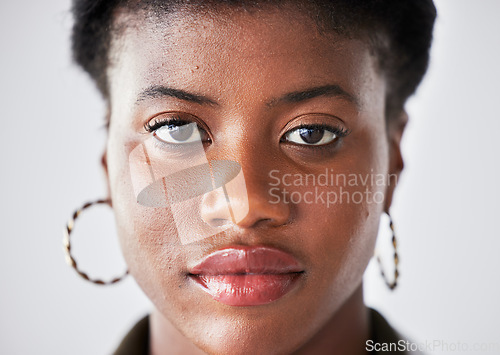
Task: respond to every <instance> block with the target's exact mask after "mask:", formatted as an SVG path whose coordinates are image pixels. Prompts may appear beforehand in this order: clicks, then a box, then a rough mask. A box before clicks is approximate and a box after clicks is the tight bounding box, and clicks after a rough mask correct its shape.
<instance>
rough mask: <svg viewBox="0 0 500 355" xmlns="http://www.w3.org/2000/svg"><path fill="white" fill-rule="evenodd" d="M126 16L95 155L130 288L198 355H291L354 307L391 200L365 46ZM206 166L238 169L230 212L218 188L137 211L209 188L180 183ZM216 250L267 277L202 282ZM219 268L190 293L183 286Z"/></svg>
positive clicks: (264, 25) (245, 19) (214, 20)
mask: <svg viewBox="0 0 500 355" xmlns="http://www.w3.org/2000/svg"><path fill="white" fill-rule="evenodd" d="M130 16H131V15H128V18H127V21H128V27H127V28H126V29H125V31H124V32H123V33H122V34H121V35H120V37H119V38H118V39H116V41H115V42H114V44H113V48H112V64H111V67H110V69H109V71H108V75H109V82H110V92H111V98H110V104H111V117H110V126H109V139H108V144H107V152H106V162H107V163H106V169H107V174H108V182H109V186H110V196H111V200H112V204H113V208H114V211H115V214H116V221H117V225H118V231H119V238H120V241H121V245H122V248H123V253H124V255H125V258H126V261H127V264H128V266H129V271H130V273H131V274H132V275H133V276H134V278H135V279H136V280H137V282H138V284H139V285H140V286H141V288H142V289H143V290H144V292H145V293H146V295H147V296H148V297H149V298H150V299H151V300H152V302H153V303H154V305H155V307H156V308H157V309H158V310H159V312H161V314H162V315H163V316H164V317H166V318H167V319H168V320H169V321H170V322H171V323H172V324H173V325H174V326H175V327H176V328H177V329H179V330H180V331H181V333H183V334H184V335H185V336H186V337H187V338H189V339H190V340H191V341H192V342H194V343H195V344H196V345H198V346H199V347H200V348H202V349H203V350H205V351H208V352H214V353H234V354H236V353H270V352H280V353H281V352H290V351H292V350H294V349H297V348H299V347H300V346H302V345H303V344H305V343H306V342H307V341H308V340H310V339H311V338H312V337H313V336H314V335H315V334H316V333H317V332H318V331H319V330H320V329H321V328H323V327H324V326H325V325H326V324H327V323H328V321H329V320H330V319H331V318H332V317H333V316H334V315H335V314H336V312H338V311H339V310H340V309H341V308H342V307H343V305H345V304H346V303H347V302H348V301H349V299H350V298H352V297H353V295H354V294H355V292H357V291H359V289H360V285H361V281H362V275H363V272H364V270H365V267H366V265H367V263H368V261H369V259H370V257H371V256H372V254H373V247H374V242H375V238H376V234H377V230H378V221H379V217H380V214H381V212H382V211H383V209H384V203H385V204H387V201H385V200H386V199H385V200H384V195H385V196H387V194H388V193H390V192H391V191H390V188H388V187H387V181H386V180H384V177H387V175H388V174H390V173H393V171H392V170H391V166H392V165H391V162H390V149H389V146H390V144H389V143H388V138H387V133H386V125H385V119H384V110H385V108H384V101H385V93H386V88H385V80H384V78H383V77H382V76H381V75H380V73H379V72H378V71H377V68H376V60H375V58H373V57H372V55H371V54H370V51H369V48H368V47H367V45H365V43H364V42H362V41H359V40H354V39H351V40H349V39H345V38H343V37H339V36H336V35H334V34H320V33H319V32H318V31H317V30H316V25H315V23H314V22H313V21H311V20H310V19H308V18H306V17H304V16H303V15H301V14H300V13H298V12H294V11H293V10H290V11H288V12H283V10H282V11H281V12H278V11H271V10H269V11H265V12H261V13H256V14H251V13H244V12H236V11H235V12H232V13H229V12H227V16H224V17H222V16H219V17H217V16H211V15H210V14H204V15H200V14H190V13H188V12H182V13H176V14H171V15H168V16H166V17H165V18H163V19H158V18H155V19H150V20H144V19H142V17H140V16H136V17H134V18H133V19H131V18H130ZM124 18H125V17H124ZM189 123H195V124H196V125H191V126H190V125H189ZM145 126H146V128H145ZM193 126H198V127H199V128H198V130H196V128H195V130H194V131H193V130H191V128H192V127H193ZM196 131H198V132H199V135H198V133H196ZM193 132H194V133H193ZM189 142H191V143H189ZM214 161H230V162H236V163H237V164H236V165H237V166H238V167H240V168H241V172H242V176H243V178H241V175H240V180H241V184H240V187H242V188H241V189H240V190H238V191H236V192H233V193H232V194H230V196H229V198H228V194H227V193H225V192H227V191H224V190H223V189H222V188H219V189H214V191H211V192H210V191H208V190H204V192H203V191H202V192H203V193H202V194H198V195H197V196H196V197H194V198H191V199H189V200H188V201H180V200H179V201H180V202H178V203H173V202H172V200H171V203H170V204H168V203H167V204H165V205H164V204H162V203H157V202H154V201H153V202H152V203H151V204H150V206H147V204H148V202H147V201H146V200H147V199H146V200H145V201H146V202H144V201H142V202H141V201H139V203H138V199H139V200H140V198H139V197H138V195H139V193H140V191H142V189H143V188H144V187H147V186H148V185H149V184H151V183H152V182H153V181H154V180H158V179H160V181H161V183H160V184H163V185H162V186H163V188H164V189H166V190H169V189H170V190H175V189H176V188H177V190H176V191H177V192H176V193H177V197H178V195H179V191H180V190H182V191H184V190H183V189H186V187H189V184H194V185H196V184H202V183H203V181H205V182H206V180H203V178H202V176H201V175H203V171H201V170H196V169H195V170H192V171H191V170H189V171H188V170H184V169H189V168H190V167H193V166H198V165H201V164H206V163H208V164H209V165H207V166H212V165H210V164H213V162H214ZM212 168H213V166H212ZM184 171H186V172H187V173H186V179H185V180H184V182H186V181H187V182H188V184H186V183H184V185H183V184H182V180H183V179H182V174H183V172H184ZM173 172H175V173H176V179H173V178H172V179H168V178H165V179H163V180H161V178H163V177H165V176H169V174H170V173H173ZM151 174H153V175H154V177H152V175H151ZM179 174H180V175H179ZM193 174H194V175H193ZM197 174H198V175H199V176H198V175H197ZM207 174H208V175H210V174H214V171H213V170H210V169H209V170H208V173H207ZM228 174H229V173H228ZM208 175H205V177H206V176H208ZM179 176H180V177H181V178H180V179H179ZM321 176H323V177H321ZM212 178H213V176H212ZM227 180H230V179H229V178H228V179H227ZM227 180H226V182H229V181H227ZM210 181H211V180H210V177H209V178H208V182H209V183H210ZM176 184H177V185H176ZM167 185H168V186H167ZM156 186H157V187H158V186H160V185H158V184H157V185H156ZM160 190H161V189H160ZM160 190H154V189H153V190H152V191H153V193H158V194H160V195H161V193H160V192H161V191H164V190H161V191H160ZM187 190H189V188H188V189H186V191H187ZM155 191H156V192H155ZM159 191H160V192H159ZM221 191H222V192H224V193H221ZM182 193H183V192H181V195H182ZM148 198H150V199H151V198H152V199H153V200H154V196H153V197H151V196H149V197H148ZM186 199H187V198H186ZM155 203H156V204H155ZM228 204H229V205H230V206H232V208H233V210H234V211H236V212H238V213H239V214H240V216H239V217H235V216H233V215H228V214H227V211H228V207H227V206H228ZM234 211H233V212H234ZM236 212H235V213H236ZM200 220H201V221H203V223H205V224H206V225H200V222H199V221H200ZM203 223H201V224H203ZM207 226H208V227H207ZM205 227H206V228H205ZM190 228H191V229H190ZM204 228H205V229H204ZM190 233H191V234H190ZM190 236H193V238H191V239H190ZM228 248H229V249H228ZM222 249H224V250H225V251H228V253H229V254H231V253H233V257H236V258H237V257H242V256H243V257H244V258H245V257H248V255H250V254H251V253H252V252H254V251H256V253H259V252H262V253H264V254H265V255H264V256H263V259H262V260H261V261H260V263H261V264H265V265H264V266H263V267H264V268H268V271H269V270H270V271H269V272H266V271H265V270H264V271H262V270H261V272H258V271H255V270H250V271H248V270H247V272H246V274H245V271H244V270H243V271H241V270H239V271H237V272H235V274H238V275H225V274H224V275H216V274H217V272H216V271H214V270H219V273H223V272H222V271H220V269H221V268H226V269H228V268H229V269H230V268H231V265H229V266H228V265H225V266H220V267H219V266H217V265H216V266H214V265H211V266H210V265H209V266H207V263H208V264H210V263H212V264H214V263H215V264H217V263H219V262H220V261H221V260H222V259H221V258H220V253H221V252H218V251H220V250H222ZM214 252H215V254H212V255H216V256H217V255H218V257H216V258H215V259H213V260H212V261H209V262H206V263H205V264H202V266H201V269H203V268H204V267H205V268H206V269H207V270H208V269H210V270H211V272H207V273H208V274H210V273H212V275H201V276H203V280H204V282H201V283H200V275H199V271H198V272H195V271H193V270H195V269H197V268H200V266H199V264H200V262H201V261H203V260H205V258H206V257H207V256H208V255H210V254H211V253H214ZM282 252H283V253H284V254H282ZM266 253H267V254H266ZM273 256H275V257H276V260H279V262H282V263H283V265H284V266H283V265H281V266H276V267H275V266H273V265H272V261H270V259H272V258H273ZM240 261H241V260H240ZM222 264H223V262H222ZM256 264H259V262H256ZM196 265H198V266H196ZM290 265H292V266H293V267H292V269H293V270H292V269H289V270H288V271H283V270H284V269H286V268H287V267H289V266H290ZM240 266H241V265H240ZM240 266H238V267H240ZM249 267H250V269H252V268H254V267H257V268H258V267H259V265H257V266H255V265H253V266H249ZM226 271H227V270H226ZM233 271H234V270H233ZM287 272H289V274H286V273H287ZM226 273H230V272H229V271H227V272H226ZM194 274H197V275H194ZM250 274H254V275H250ZM255 274H257V275H255ZM259 274H261V275H259ZM285 274H286V275H285ZM252 277H254V278H255V279H253V281H252ZM259 277H260V279H259ZM263 282H264V283H265V282H267V283H268V284H269V286H265V285H264V286H259V285H262V284H263ZM273 283H274V284H273ZM258 286H259V287H262V289H259V288H258ZM245 287H246V288H245ZM266 287H268V288H266ZM266 292H267V294H265V293H266ZM263 294H265V295H263Z"/></svg>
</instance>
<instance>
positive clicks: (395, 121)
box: [384, 110, 408, 212]
mask: <svg viewBox="0 0 500 355" xmlns="http://www.w3.org/2000/svg"><path fill="white" fill-rule="evenodd" d="M407 123H408V114H407V113H406V111H404V110H402V111H401V113H400V114H399V115H397V116H395V117H392V118H391V120H390V122H388V124H387V139H388V143H389V171H388V173H389V179H388V185H387V188H386V193H385V205H384V211H386V212H388V211H389V208H390V207H391V204H392V197H393V195H394V190H395V189H396V185H397V182H398V181H399V177H400V175H401V172H402V171H403V168H404V161H403V155H402V154H401V138H402V137H403V133H404V130H405V127H406V124H407Z"/></svg>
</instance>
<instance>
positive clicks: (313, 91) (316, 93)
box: [136, 84, 359, 108]
mask: <svg viewBox="0 0 500 355" xmlns="http://www.w3.org/2000/svg"><path fill="white" fill-rule="evenodd" d="M320 96H330V97H342V98H344V99H346V100H347V101H350V102H352V103H353V104H355V105H356V106H358V107H359V101H358V99H357V98H356V97H355V96H354V95H352V94H350V93H348V92H347V91H346V90H344V89H342V88H341V87H340V86H339V85H336V84H332V85H324V86H318V87H313V88H309V89H306V90H303V91H293V92H290V93H287V94H285V95H283V96H281V97H279V98H276V99H272V100H270V101H268V102H267V103H266V106H267V107H268V108H273V107H275V106H276V105H278V104H280V103H299V102H302V101H307V100H311V99H314V98H316V97H320ZM161 97H173V98H176V99H179V100H183V101H188V102H192V103H196V104H199V105H214V106H215V105H218V103H217V102H216V101H214V100H212V99H210V98H209V97H206V96H203V95H198V94H193V93H190V92H187V91H185V90H181V89H174V88H171V87H168V86H164V85H153V86H150V87H148V88H147V89H145V90H143V91H142V92H141V93H140V94H139V95H138V98H137V101H136V103H139V102H141V101H144V100H147V99H156V98H161Z"/></svg>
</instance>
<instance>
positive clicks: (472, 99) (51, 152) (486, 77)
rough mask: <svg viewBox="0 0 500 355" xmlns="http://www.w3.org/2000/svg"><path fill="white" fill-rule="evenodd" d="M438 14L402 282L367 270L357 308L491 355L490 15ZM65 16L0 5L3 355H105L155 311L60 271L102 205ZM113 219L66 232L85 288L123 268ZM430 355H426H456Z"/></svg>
mask: <svg viewBox="0 0 500 355" xmlns="http://www.w3.org/2000/svg"><path fill="white" fill-rule="evenodd" d="M436 5H437V7H438V11H439V19H438V21H437V25H436V32H435V44H434V48H433V51H432V63H431V67H430V70H429V73H428V76H427V77H426V79H425V81H424V82H423V85H422V86H421V87H420V89H419V91H418V93H417V95H416V96H415V97H414V98H412V99H411V101H410V102H409V105H408V111H409V113H410V116H411V122H410V124H409V127H408V130H407V132H406V134H405V137H404V142H403V148H404V154H405V158H406V169H405V172H404V175H403V176H402V179H401V181H400V182H401V185H400V187H399V190H398V192H397V195H396V200H395V204H394V206H393V209H392V214H393V218H394V222H395V224H396V228H397V232H398V235H399V241H400V255H401V282H400V285H399V287H398V289H397V290H396V291H395V292H393V293H390V292H389V291H387V290H386V289H385V286H384V284H383V283H382V281H381V279H380V277H379V272H378V270H377V268H376V267H375V266H376V265H374V264H371V265H370V267H369V269H368V272H367V274H366V280H365V281H366V283H365V285H366V297H365V298H366V302H367V304H369V305H371V306H373V307H375V308H377V309H378V310H380V311H381V312H382V313H383V314H384V315H385V316H386V317H387V318H388V319H389V320H390V321H391V323H392V324H393V325H394V326H395V327H396V328H397V329H398V330H400V331H401V332H402V333H404V334H407V335H409V336H410V337H411V338H412V339H413V340H415V341H416V342H425V341H427V342H433V341H441V342H445V343H446V344H447V345H448V346H449V347H450V348H453V346H456V345H457V344H458V342H460V343H461V344H465V346H469V347H471V351H461V352H456V353H460V354H478V353H480V352H479V351H472V346H474V344H475V343H495V342H496V343H497V346H498V347H500V345H499V344H498V343H500V307H499V305H498V302H499V300H500V277H499V276H498V273H499V271H500V258H499V257H498V253H499V251H500V233H499V231H498V220H499V219H500V207H499V201H500V188H499V182H500V167H499V164H500V163H499V161H500V159H499V155H500V154H499V153H500V139H499V136H500V114H499V110H500V109H499V102H500V90H499V85H500V69H499V67H498V66H499V63H500V39H499V37H500V21H498V15H499V14H500V2H499V1H496V0H481V1H472V0H437V3H436ZM68 9H69V1H67V0H51V1H34V0H32V1H28V2H26V1H24V2H21V1H19V2H15V1H6V0H2V2H1V3H0V44H1V47H0V48H1V49H0V53H1V54H0V103H1V105H0V113H1V115H2V118H1V123H0V152H1V153H0V159H1V161H0V162H1V165H0V172H1V174H0V189H1V190H0V191H1V194H0V238H1V239H0V240H1V244H0V353H1V354H7V355H10V354H22V355H25V354H51V355H56V354H65V355H66V354H76V355H78V354H82V355H83V354H85V355H88V354H107V353H110V352H111V351H112V349H113V348H114V347H115V345H116V344H117V342H118V341H119V339H120V338H121V337H122V336H123V334H124V333H125V332H126V331H127V330H128V329H129V327H130V326H131V325H132V324H133V323H135V321H136V320H137V319H138V318H140V317H141V316H142V315H143V314H146V313H147V311H148V309H149V307H150V306H149V303H148V301H147V299H146V298H145V296H144V295H143V294H142V292H141V291H140V290H139V289H138V287H137V286H136V284H135V282H134V281H133V280H132V279H131V278H129V279H127V280H126V281H125V282H123V283H121V284H119V285H116V286H111V287H107V288H106V287H104V288H103V287H99V286H93V285H91V284H89V283H86V282H84V281H83V280H82V279H80V278H78V277H77V275H76V274H75V272H74V271H73V270H71V269H70V268H69V267H67V266H66V264H65V262H64V258H63V253H62V248H61V245H62V244H61V239H62V230H63V226H64V223H65V221H66V220H67V218H68V217H69V216H70V214H71V213H72V210H73V209H74V208H75V207H77V206H79V205H80V204H82V203H83V202H86V201H89V200H92V199H95V198H98V197H101V196H103V195H104V191H105V189H104V186H105V185H104V179H103V174H102V171H101V169H100V165H99V157H100V154H101V151H102V149H103V145H104V140H105V131H104V129H103V128H102V123H103V113H104V109H103V104H102V102H101V101H100V98H99V96H98V95H97V93H96V91H95V90H94V88H93V86H92V84H91V83H90V81H89V80H88V79H87V77H86V76H85V75H84V74H83V73H81V72H80V71H79V70H77V69H76V68H75V67H74V66H73V65H72V64H71V60H70V53H69V29H70V27H71V16H70V14H69V10H68ZM112 218H113V217H112V214H111V212H110V211H108V210H106V208H105V207H103V208H100V209H96V210H95V211H93V212H89V213H88V214H85V215H84V217H83V218H82V221H83V222H82V223H81V224H82V225H81V227H79V229H78V233H76V232H75V250H76V253H77V256H79V257H80V258H79V260H81V263H82V265H85V267H86V268H87V269H90V270H92V271H93V274H96V275H97V274H101V273H106V272H107V275H110V276H112V275H114V274H116V273H119V272H120V271H121V270H122V269H123V267H124V266H123V263H122V261H121V260H120V257H119V256H118V252H117V248H118V246H117V244H116V243H115V241H114V240H115V237H114V226H113V223H114V222H113V219H112ZM380 241H381V247H382V248H385V249H387V250H388V251H390V249H389V246H390V244H389V242H388V239H387V240H380ZM77 248H78V249H77ZM94 255H96V256H95V257H94ZM462 349H463V348H462ZM441 350H442V349H441V348H440V347H438V348H436V349H435V351H433V352H429V353H431V354H441V353H445V354H446V353H453V352H451V351H450V352H443V351H441ZM499 350H500V349H499V348H497V352H498V351H499ZM497 352H493V351H491V352H488V353H489V354H495V353H497Z"/></svg>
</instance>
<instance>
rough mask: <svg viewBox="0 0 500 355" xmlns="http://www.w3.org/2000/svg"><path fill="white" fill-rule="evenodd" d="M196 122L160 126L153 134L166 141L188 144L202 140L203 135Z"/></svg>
mask: <svg viewBox="0 0 500 355" xmlns="http://www.w3.org/2000/svg"><path fill="white" fill-rule="evenodd" d="M197 128H198V127H197V125H196V123H186V124H183V125H174V124H168V125H165V126H163V127H160V128H158V129H157V130H155V131H154V133H153V135H154V136H155V137H156V138H158V139H159V140H161V141H162V142H165V143H172V144H187V143H194V142H200V141H201V136H200V132H199V131H198V129H197Z"/></svg>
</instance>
